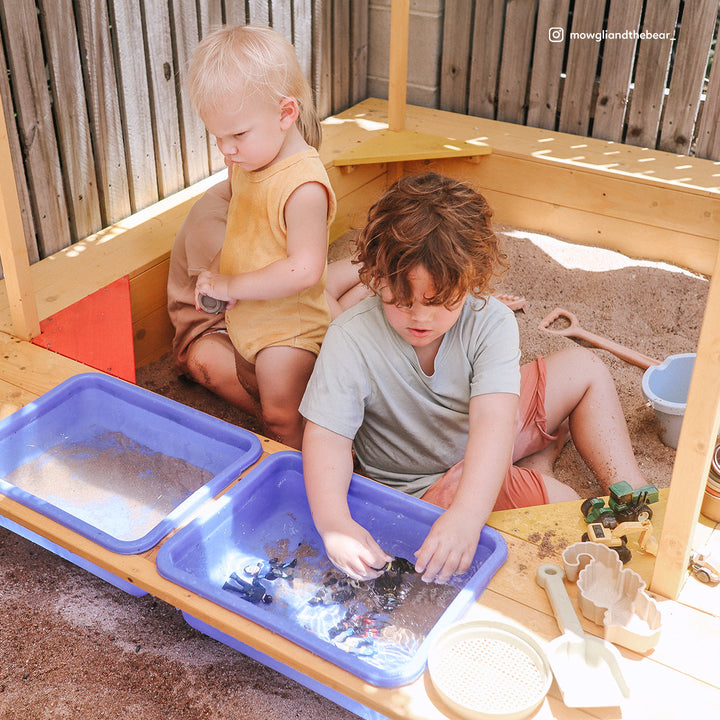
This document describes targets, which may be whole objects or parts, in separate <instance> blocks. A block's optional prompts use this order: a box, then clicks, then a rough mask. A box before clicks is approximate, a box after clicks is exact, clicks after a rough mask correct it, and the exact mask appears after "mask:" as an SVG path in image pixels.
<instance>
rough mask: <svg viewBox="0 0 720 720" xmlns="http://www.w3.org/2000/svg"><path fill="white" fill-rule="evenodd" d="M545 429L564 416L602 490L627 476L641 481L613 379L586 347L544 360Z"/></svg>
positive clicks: (552, 430) (637, 483)
mask: <svg viewBox="0 0 720 720" xmlns="http://www.w3.org/2000/svg"><path fill="white" fill-rule="evenodd" d="M545 365H546V367H547V383H546V387H545V411H546V414H547V431H548V432H549V433H552V434H554V433H555V432H556V431H557V428H558V427H559V426H560V425H561V423H562V422H563V421H564V420H565V418H569V421H570V434H571V436H572V440H573V442H574V443H575V447H576V448H577V451H578V452H579V453H580V456H581V457H582V459H583V460H584V461H585V463H586V465H587V466H588V468H589V469H590V471H591V472H592V473H593V475H594V476H595V478H596V479H597V481H598V482H599V483H600V485H601V486H602V488H603V489H604V490H605V492H608V490H609V487H610V485H612V484H613V483H615V482H617V481H619V480H627V482H629V483H630V484H631V485H632V486H633V487H640V486H641V485H645V484H646V483H647V480H646V479H645V478H644V477H643V475H642V473H641V471H640V467H639V466H638V464H637V460H636V459H635V454H634V452H633V448H632V444H631V442H630V433H629V432H628V428H627V423H626V422H625V415H624V414H623V410H622V407H621V405H620V400H619V398H618V394H617V390H616V388H615V382H614V381H613V379H612V376H611V375H610V372H609V370H608V369H607V367H606V366H605V364H604V363H603V362H602V360H600V359H599V358H598V357H597V356H596V355H595V354H594V353H593V352H592V351H591V350H586V349H585V348H572V349H569V350H563V351H561V352H558V353H555V354H553V355H550V356H549V357H546V358H545Z"/></svg>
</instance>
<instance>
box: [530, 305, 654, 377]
mask: <svg viewBox="0 0 720 720" xmlns="http://www.w3.org/2000/svg"><path fill="white" fill-rule="evenodd" d="M561 319H562V320H567V322H568V325H567V326H566V327H562V328H554V327H552V325H553V323H555V322H556V321H558V320H561ZM538 329H540V330H542V331H543V332H546V333H549V334H550V335H559V336H561V337H569V338H576V339H577V340H584V341H585V342H588V343H590V344H591V345H594V346H595V347H597V348H600V349H601V350H607V351H608V352H611V353H612V354H613V355H617V357H619V358H620V359H622V360H625V361H626V362H629V363H631V364H632V365H637V366H638V367H640V368H643V370H647V369H648V368H649V367H651V366H652V365H660V361H659V360H656V359H655V358H651V357H648V356H647V355H643V354H642V353H639V352H637V351H636V350H632V349H630V348H627V347H625V346H624V345H620V344H619V343H616V342H614V341H613V340H608V339H607V338H604V337H602V336H601V335H595V333H591V332H590V331H589V330H585V328H583V327H582V326H581V325H580V323H579V322H578V319H577V317H575V315H574V314H573V313H571V312H570V311H569V310H563V309H562V308H555V309H554V310H553V311H552V312H551V313H550V314H548V315H546V316H545V317H544V318H543V319H542V320H541V321H540V324H539V325H538Z"/></svg>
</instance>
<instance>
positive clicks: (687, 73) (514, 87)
mask: <svg viewBox="0 0 720 720" xmlns="http://www.w3.org/2000/svg"><path fill="white" fill-rule="evenodd" d="M718 6H719V3H718V1H717V0H475V2H472V1H471V0H458V2H452V3H445V15H444V33H443V38H444V44H445V50H444V51H443V63H442V78H441V82H442V86H441V109H443V110H451V111H453V112H461V113H467V114H470V115H479V116H480V117H486V118H491V119H494V120H504V121H507V122H512V123H517V124H520V125H531V126H533V127H539V128H546V129H548V130H559V131H562V132H569V133H574V134H577V135H582V136H585V137H597V138H602V139H604V140H613V141H618V142H626V143H629V144H631V145H637V146H642V147H650V148H656V149H659V150H666V151H669V152H672V153H678V154H683V155H695V156H697V157H702V158H710V159H713V160H720V131H719V130H718V121H719V113H720V67H718V65H719V63H714V64H713V63H712V62H711V61H712V58H713V56H714V47H715V42H716V39H717V35H718V17H719V7H718ZM466 27H467V28H469V33H468V34H467V36H464V35H462V33H461V30H460V29H461V28H466ZM603 33H604V34H603ZM648 33H654V34H655V37H652V36H648ZM661 36H662V37H661ZM560 37H563V39H562V40H560ZM593 38H598V39H597V40H596V39H593ZM450 43H452V44H450Z"/></svg>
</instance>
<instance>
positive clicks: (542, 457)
mask: <svg viewBox="0 0 720 720" xmlns="http://www.w3.org/2000/svg"><path fill="white" fill-rule="evenodd" d="M556 433H557V438H556V439H555V440H553V441H552V442H550V443H549V444H548V445H547V446H546V447H544V448H543V449H542V450H538V452H536V453H533V454H532V455H528V456H527V457H524V458H522V459H520V460H517V461H516V462H515V465H517V466H518V467H524V468H527V469H528V470H536V471H537V472H539V473H540V474H541V475H542V479H543V482H544V483H545V489H546V490H547V496H548V502H549V503H556V502H567V501H569V500H577V499H578V497H579V496H578V494H577V493H576V492H575V491H574V490H573V489H572V488H571V487H568V486H567V485H565V483H562V482H560V480H558V479H556V478H555V477H554V475H553V468H554V467H555V461H556V460H557V459H558V457H559V456H560V453H561V452H562V449H563V448H564V447H565V444H566V443H567V441H568V440H569V439H570V427H569V422H568V421H567V420H565V422H563V423H561V424H560V427H559V428H558V429H557V430H556Z"/></svg>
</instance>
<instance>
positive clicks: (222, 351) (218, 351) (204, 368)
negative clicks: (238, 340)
mask: <svg viewBox="0 0 720 720" xmlns="http://www.w3.org/2000/svg"><path fill="white" fill-rule="evenodd" d="M187 371H188V373H189V375H190V376H191V377H192V379H193V380H195V382H197V383H199V384H200V385H203V386H205V387H206V388H207V389H208V390H210V391H211V392H213V393H215V394H216V395H218V396H219V397H221V398H223V400H227V402H229V403H231V404H232V405H235V407H237V408H240V410H243V411H244V412H246V413H250V414H252V415H254V414H256V413H257V411H258V406H257V402H256V401H255V400H254V399H253V398H252V397H251V396H250V394H249V393H248V391H247V390H246V389H245V388H244V387H243V386H242V385H241V384H240V381H239V380H238V376H237V372H236V370H235V348H234V347H233V344H232V342H231V341H230V338H229V337H228V336H227V335H226V334H225V333H221V332H215V333H208V334H207V335H203V336H202V337H200V338H198V339H197V340H195V342H193V343H192V344H191V345H190V347H189V348H188V351H187Z"/></svg>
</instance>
